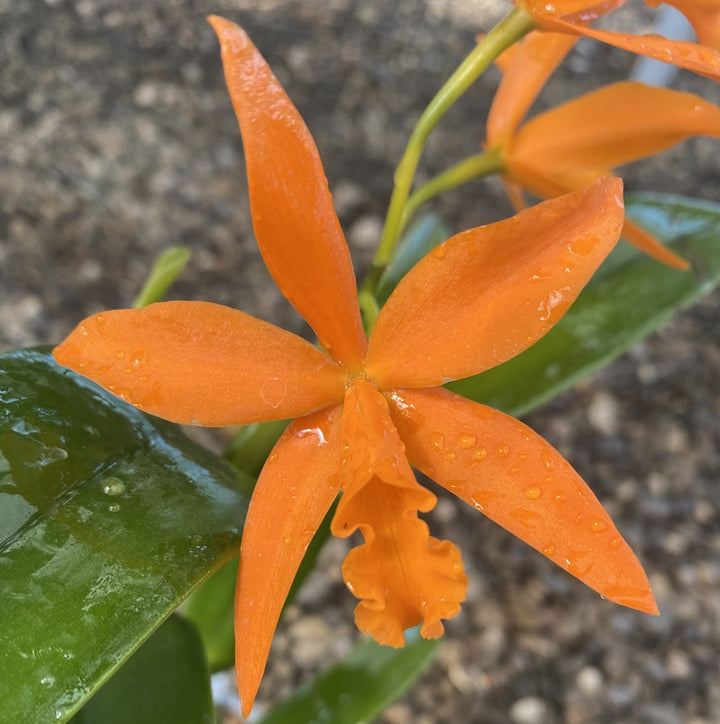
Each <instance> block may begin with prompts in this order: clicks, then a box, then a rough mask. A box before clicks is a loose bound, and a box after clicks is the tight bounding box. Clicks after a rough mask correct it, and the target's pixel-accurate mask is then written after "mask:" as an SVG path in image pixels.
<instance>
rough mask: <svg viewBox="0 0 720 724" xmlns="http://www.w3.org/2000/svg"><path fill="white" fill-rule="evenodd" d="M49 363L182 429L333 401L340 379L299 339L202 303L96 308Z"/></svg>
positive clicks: (335, 368) (282, 414)
mask: <svg viewBox="0 0 720 724" xmlns="http://www.w3.org/2000/svg"><path fill="white" fill-rule="evenodd" d="M53 355H54V356H55V359H56V360H57V362H58V363H59V364H61V365H64V366H66V367H70V368H72V369H74V370H75V371H76V372H79V373H80V374H82V375H84V376H85V377H89V378H90V379H91V380H93V381H94V382H97V383H98V384H99V385H102V386H103V387H105V388H106V389H107V390H109V391H110V392H113V393H115V394H116V395H118V396H120V397H122V398H123V399H124V400H126V401H127V402H129V403H131V404H132V405H135V407H139V408H140V409H141V410H143V411H144V412H149V413H150V414H152V415H158V416H159V417H164V418H165V419H166V420H172V421H173V422H180V423H183V424H188V425H206V426H215V425H245V424H247V423H249V422H261V421H264V420H281V419H283V418H287V417H296V416H297V415H302V414H305V413H308V412H311V411H312V410H316V409H318V408H320V407H326V406H328V405H331V404H334V403H337V402H340V401H341V400H342V395H343V390H344V388H345V377H346V375H345V373H344V372H343V370H342V368H341V367H340V366H339V365H337V364H336V363H335V362H333V361H332V360H331V359H330V358H329V357H328V356H327V355H326V354H325V353H324V352H322V351H320V350H318V349H316V348H315V347H313V346H312V345H311V344H309V343H308V342H306V341H305V340H303V339H301V338H300V337H298V336H296V335H294V334H291V333H290V332H286V331H285V330H283V329H280V328H279V327H275V326H273V325H272V324H268V323H267V322H262V321H260V320H259V319H255V318H254V317H251V316H249V315H247V314H244V313H243V312H239V311H238V310H236V309H231V308H230V307H224V306H222V305H220V304H211V303H210V302H162V303H159V304H151V305H150V306H149V307H145V308H144V309H120V310H115V311H111V312H102V313H100V314H96V315H94V316H92V317H89V318H88V319H86V320H85V321H84V322H81V323H80V324H79V325H78V326H77V328H76V329H75V330H74V331H73V332H72V334H70V336H69V337H68V338H67V339H66V340H65V341H64V342H63V343H62V344H61V345H60V346H59V347H56V348H55V350H54V352H53Z"/></svg>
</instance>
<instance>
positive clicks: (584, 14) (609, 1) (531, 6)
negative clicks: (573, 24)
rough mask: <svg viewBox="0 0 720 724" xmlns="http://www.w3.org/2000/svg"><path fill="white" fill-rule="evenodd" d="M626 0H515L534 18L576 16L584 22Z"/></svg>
mask: <svg viewBox="0 0 720 724" xmlns="http://www.w3.org/2000/svg"><path fill="white" fill-rule="evenodd" d="M626 2H627V0H604V2H603V0H600V2H598V0H552V2H548V0H515V4H516V5H519V6H521V7H524V8H525V9H526V10H527V11H528V12H529V13H530V14H531V15H534V16H535V17H536V18H540V17H543V18H544V17H546V16H552V17H558V16H560V17H562V16H568V15H569V16H576V17H578V18H582V19H583V20H584V21H586V22H590V21H591V20H596V19H597V18H599V17H602V16H603V15H606V14H607V13H609V12H610V11H611V10H615V9H616V8H618V7H620V6H621V5H624V4H625V3H626Z"/></svg>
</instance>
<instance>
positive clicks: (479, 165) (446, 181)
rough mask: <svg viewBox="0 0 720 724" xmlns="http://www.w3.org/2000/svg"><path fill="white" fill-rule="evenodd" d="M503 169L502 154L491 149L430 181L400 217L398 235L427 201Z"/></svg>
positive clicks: (463, 161) (414, 194)
mask: <svg viewBox="0 0 720 724" xmlns="http://www.w3.org/2000/svg"><path fill="white" fill-rule="evenodd" d="M502 168H503V160H502V154H501V153H500V150H499V149H496V148H494V149H490V150H489V151H485V152H484V153H478V154H476V155H475V156H470V157H469V158H466V159H464V160H462V161H460V163H457V164H455V165H454V166H453V167H452V168H449V169H448V170H447V171H444V172H443V173H441V174H440V175H439V176H435V178H433V179H431V180H430V181H428V182H427V183H426V184H425V185H424V186H421V187H420V188H419V189H418V190H417V191H415V193H413V194H412V195H411V196H410V198H409V199H408V200H407V203H406V204H405V208H404V209H403V213H402V216H401V217H400V225H399V227H398V234H402V232H403V230H404V229H405V226H406V225H407V223H408V221H409V220H410V219H411V218H412V216H413V214H414V213H415V212H416V211H417V210H418V209H419V208H420V207H421V206H422V205H423V204H424V203H426V202H427V201H430V199H432V198H434V197H435V196H437V195H438V194H441V193H442V192H443V191H449V190H450V189H454V188H456V187H458V186H462V184H464V183H467V182H468V181H472V180H473V179H475V178H479V177H480V176H490V175H492V174H495V173H500V172H501V171H502Z"/></svg>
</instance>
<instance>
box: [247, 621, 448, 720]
mask: <svg viewBox="0 0 720 724" xmlns="http://www.w3.org/2000/svg"><path fill="white" fill-rule="evenodd" d="M405 637H406V640H407V644H406V645H405V647H404V648H402V649H393V648H390V647H389V646H380V645H379V644H377V643H375V642H374V641H371V640H365V641H363V642H362V643H360V644H358V645H357V646H356V647H355V649H353V651H352V652H351V653H350V654H349V655H348V656H346V657H345V658H344V659H342V660H341V661H339V662H337V663H335V664H333V665H332V666H330V667H329V668H328V669H326V670H325V671H323V672H322V673H321V674H320V675H319V676H317V677H316V678H315V679H313V680H312V681H310V682H308V683H307V684H305V685H304V686H302V687H300V688H299V689H298V690H297V691H296V692H295V693H294V694H292V695H291V696H290V697H289V698H287V699H286V700H284V701H283V702H282V703H281V704H279V705H278V706H276V707H275V708H274V709H273V710H272V711H270V712H269V713H268V714H267V715H266V716H265V717H263V718H262V720H261V724H361V723H362V722H369V721H372V720H373V718H374V717H375V716H376V715H377V714H378V713H379V712H381V711H382V710H383V709H384V708H385V707H386V706H387V705H388V704H389V703H390V702H392V701H393V700H395V699H396V698H397V697H399V696H400V695H401V694H402V693H403V692H404V691H405V690H406V689H407V688H408V686H410V684H411V683H412V682H413V681H415V679H417V677H418V676H420V674H422V673H423V671H425V669H426V668H427V667H428V665H429V664H430V662H431V661H432V659H433V656H434V655H435V651H436V650H437V648H438V646H439V645H440V642H439V641H438V640H434V641H427V640H426V639H422V638H420V636H419V634H418V631H417V629H411V630H409V631H406V633H405Z"/></svg>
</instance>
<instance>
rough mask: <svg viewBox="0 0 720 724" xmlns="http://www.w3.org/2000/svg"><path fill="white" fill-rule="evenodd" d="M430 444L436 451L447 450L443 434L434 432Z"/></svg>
mask: <svg viewBox="0 0 720 724" xmlns="http://www.w3.org/2000/svg"><path fill="white" fill-rule="evenodd" d="M430 444H431V445H432V446H433V447H434V448H435V449H436V450H444V449H445V435H443V434H442V433H441V432H434V433H433V434H432V435H430Z"/></svg>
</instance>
